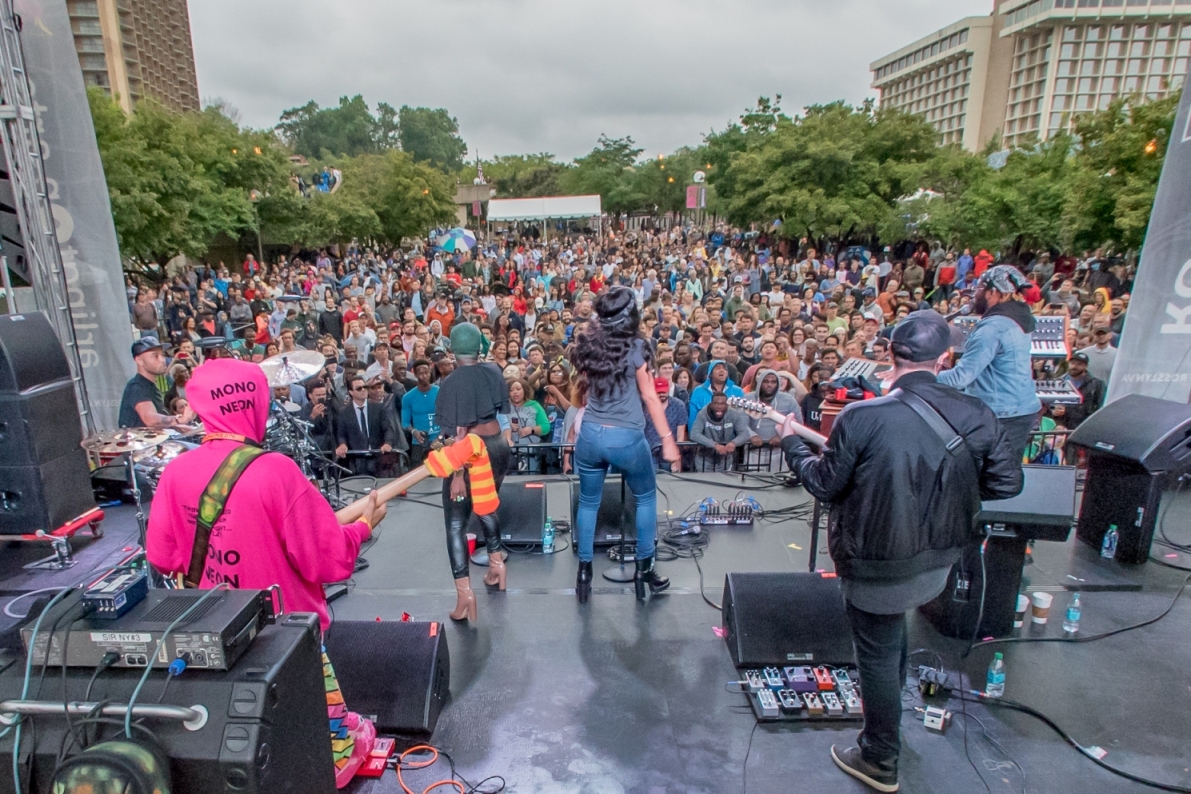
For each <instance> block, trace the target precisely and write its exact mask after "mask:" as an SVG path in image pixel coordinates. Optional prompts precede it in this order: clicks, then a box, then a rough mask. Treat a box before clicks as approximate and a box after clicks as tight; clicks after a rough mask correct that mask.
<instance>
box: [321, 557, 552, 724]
mask: <svg viewBox="0 0 1191 794" xmlns="http://www.w3.org/2000/svg"><path fill="white" fill-rule="evenodd" d="M539 540H540V539H539ZM442 629H443V627H442V624H441V623H422V622H415V621H407V622H401V621H384V622H377V621H370V620H337V621H335V624H334V625H333V626H331V630H330V632H328V634H327V636H326V637H325V638H324V640H323V642H324V644H325V645H326V647H327V658H328V659H330V660H331V664H332V665H333V666H334V667H335V675H336V676H338V678H339V687H340V689H342V690H343V699H344V701H345V702H346V703H347V706H348V708H350V709H351V710H352V711H355V712H357V713H359V714H362V715H364V716H365V717H369V718H370V719H372V720H373V722H375V723H376V727H377V728H378V729H380V730H381V731H390V732H393V733H399V734H403V735H411V734H413V735H427V736H428V735H430V734H432V733H434V726H435V725H437V724H438V715H439V713H440V712H441V711H442V707H443V704H445V703H446V701H447V698H448V697H449V696H450V688H451V656H450V653H448V651H447V638H446V637H445V636H443V631H442Z"/></svg>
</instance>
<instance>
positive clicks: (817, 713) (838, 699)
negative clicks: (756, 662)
mask: <svg viewBox="0 0 1191 794" xmlns="http://www.w3.org/2000/svg"><path fill="white" fill-rule="evenodd" d="M743 672H744V682H745V683H744V692H743V694H744V695H745V696H746V697H747V698H748V700H749V705H750V706H751V707H752V709H753V714H754V716H756V718H757V720H758V721H759V722H855V721H857V720H862V719H863V718H864V704H863V702H862V701H861V699H860V687H859V686H858V685H857V683H856V681H857V673H856V669H855V668H854V667H853V668H839V667H837V668H827V667H822V666H820V667H803V666H795V667H783V668H777V667H766V668H763V669H760V670H745V671H743Z"/></svg>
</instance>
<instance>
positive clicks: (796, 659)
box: [723, 573, 855, 667]
mask: <svg viewBox="0 0 1191 794" xmlns="http://www.w3.org/2000/svg"><path fill="white" fill-rule="evenodd" d="M723 627H724V630H725V632H726V638H727V640H728V653H730V654H731V655H732V662H733V663H734V664H735V665H736V666H737V667H766V666H771V665H776V666H782V665H790V664H814V665H819V664H831V665H843V664H853V663H854V660H855V651H854V650H853V648H852V630H851V627H850V626H849V624H848V615H847V612H846V611H845V609H844V595H843V592H842V591H841V590H840V583H839V579H838V578H837V577H836V576H835V575H834V574H827V575H824V574H818V573H730V574H728V575H727V577H726V578H725V579H724V606H723Z"/></svg>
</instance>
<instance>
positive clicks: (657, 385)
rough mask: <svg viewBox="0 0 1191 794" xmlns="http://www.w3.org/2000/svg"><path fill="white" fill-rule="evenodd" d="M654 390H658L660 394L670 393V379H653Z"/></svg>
mask: <svg viewBox="0 0 1191 794" xmlns="http://www.w3.org/2000/svg"><path fill="white" fill-rule="evenodd" d="M653 390H654V391H656V392H657V393H658V394H669V393H670V381H668V380H666V379H665V378H654V379H653Z"/></svg>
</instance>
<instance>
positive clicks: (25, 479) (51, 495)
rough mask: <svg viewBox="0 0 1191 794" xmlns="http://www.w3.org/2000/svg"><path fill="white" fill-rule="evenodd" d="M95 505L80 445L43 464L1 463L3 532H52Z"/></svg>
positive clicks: (0, 528) (0, 522) (0, 532)
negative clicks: (19, 464) (3, 464)
mask: <svg viewBox="0 0 1191 794" xmlns="http://www.w3.org/2000/svg"><path fill="white" fill-rule="evenodd" d="M75 416H78V414H77V413H76V414H75ZM93 507H95V495H94V492H93V491H92V489H91V474H90V471H89V469H88V466H87V453H86V452H84V451H83V450H82V449H80V448H76V449H75V450H73V451H72V452H69V453H67V454H66V455H63V456H61V457H59V458H55V459H54V460H51V461H48V462H46V463H42V464H41V465H30V466H0V535H24V534H27V533H28V534H31V533H34V532H36V531H37V530H39V529H44V530H45V531H46V532H50V531H52V530H55V529H57V528H58V527H60V526H62V525H63V524H65V523H67V522H68V521H70V520H72V519H75V518H78V517H79V516H81V515H82V514H83V513H86V512H87V511H88V510H90V509H92V508H93Z"/></svg>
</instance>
